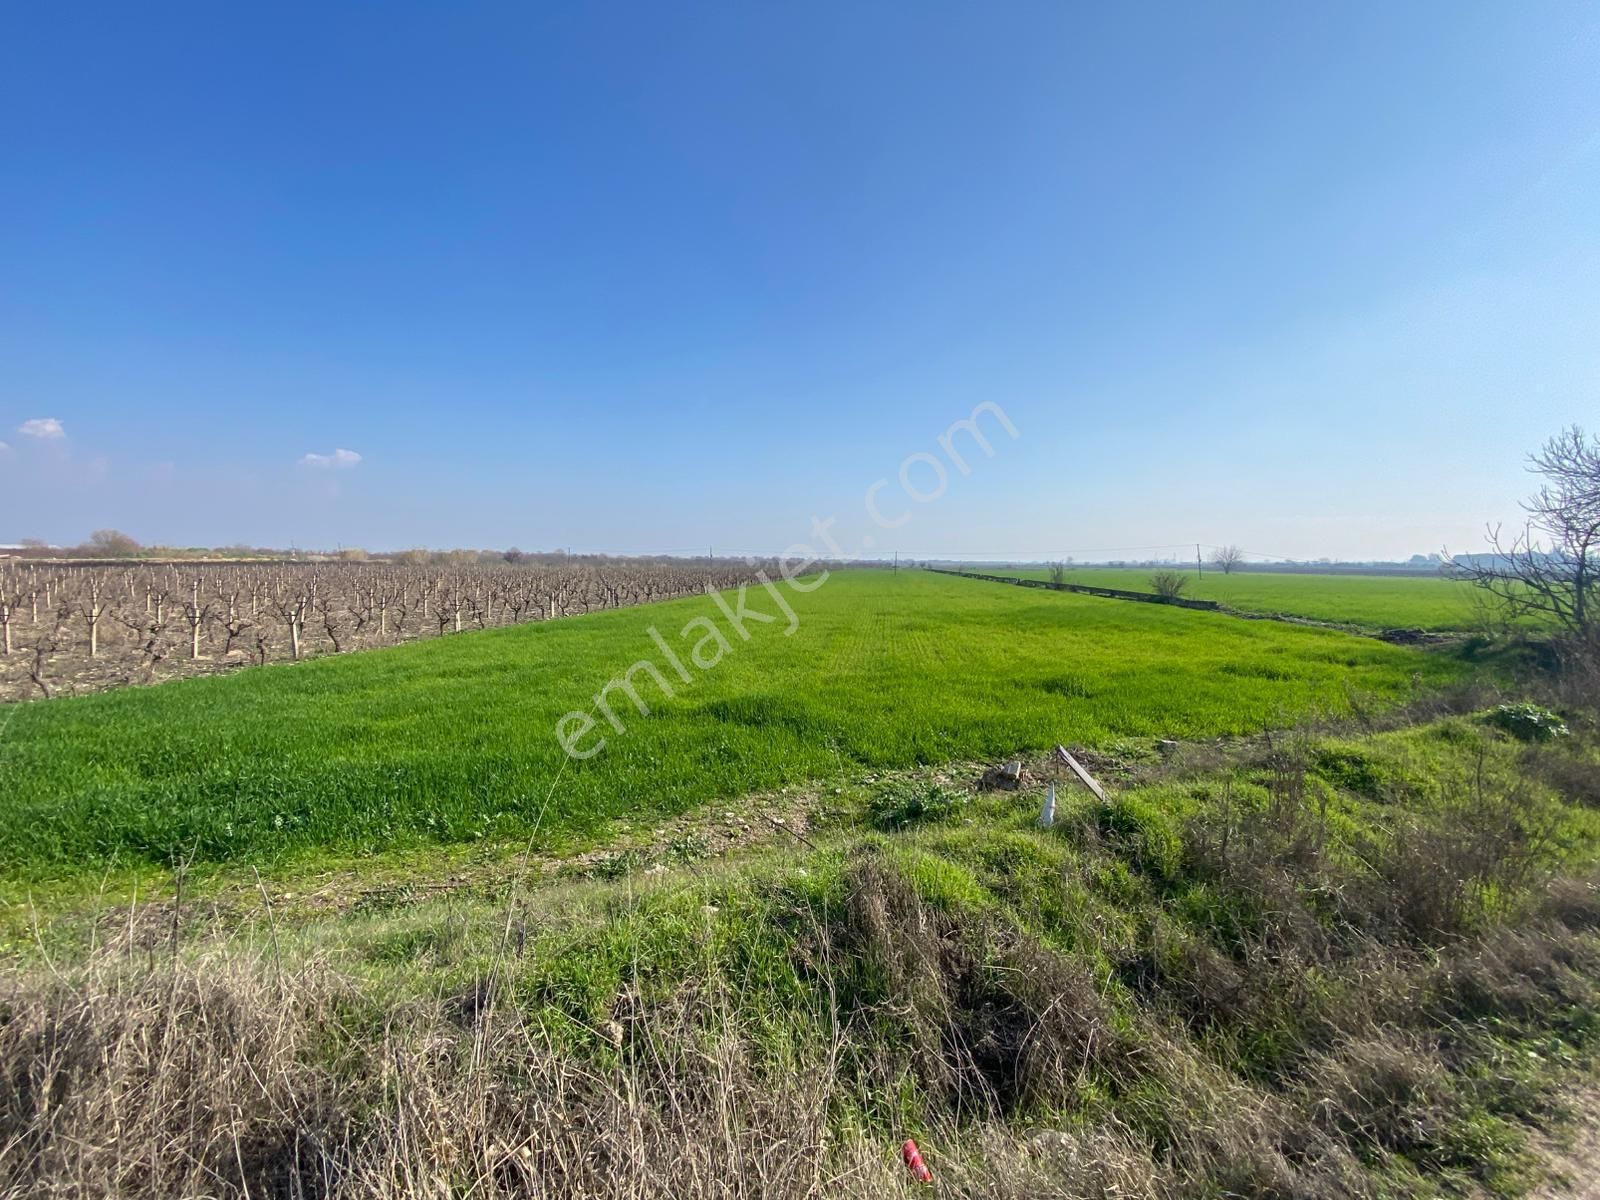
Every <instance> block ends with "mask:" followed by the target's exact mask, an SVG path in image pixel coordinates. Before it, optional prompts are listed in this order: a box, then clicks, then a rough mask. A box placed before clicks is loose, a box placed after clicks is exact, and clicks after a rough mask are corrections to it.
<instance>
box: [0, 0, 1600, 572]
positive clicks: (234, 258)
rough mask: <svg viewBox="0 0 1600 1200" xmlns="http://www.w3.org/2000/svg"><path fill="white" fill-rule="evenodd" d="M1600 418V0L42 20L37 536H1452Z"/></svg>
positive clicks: (34, 107)
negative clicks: (978, 428) (943, 458)
mask: <svg viewBox="0 0 1600 1200" xmlns="http://www.w3.org/2000/svg"><path fill="white" fill-rule="evenodd" d="M985 401H988V402H993V403H996V404H999V405H1001V406H1003V408H1004V411H1005V412H1006V413H1007V414H1008V416H1009V417H1010V419H1011V420H1012V422H1013V423H1014V425H1015V427H1016V429H1017V431H1018V436H1017V437H1016V438H1015V439H1014V440H1013V439H1011V438H1008V437H1005V436H1004V435H1003V434H1000V435H997V438H996V440H994V450H995V454H994V457H993V458H984V457H983V456H982V455H981V454H979V455H976V456H972V457H971V463H970V465H971V467H972V470H971V474H970V475H962V474H960V473H959V472H957V471H954V470H950V471H949V472H948V474H949V486H948V488H947V489H946V490H945V492H944V493H943V494H942V495H941V496H940V497H939V498H938V499H937V500H935V501H932V502H929V503H924V504H916V505H912V506H910V507H907V508H906V509H905V511H906V512H908V513H909V514H910V519H909V520H907V521H906V523H905V524H903V525H901V526H898V527H897V528H895V529H893V530H892V531H884V530H878V531H876V532H874V530H873V526H872V522H871V521H870V520H869V519H868V518H867V516H866V514H865V512H864V509H863V503H862V497H863V494H864V493H865V491H866V490H867V488H868V487H869V486H870V485H871V484H873V483H874V481H876V480H878V479H887V480H889V481H890V488H889V490H887V491H884V492H882V493H881V496H882V497H883V498H884V499H885V501H887V499H888V498H889V497H892V496H895V495H897V494H898V493H899V489H900V484H899V483H898V482H897V480H896V475H897V472H898V470H899V468H900V465H901V464H902V463H903V462H904V461H905V460H906V458H907V456H909V455H913V454H917V453H932V454H934V455H936V456H937V455H938V454H939V453H940V448H939V445H938V440H937V439H938V437H939V435H940V433H941V432H943V431H945V430H946V429H948V427H949V426H950V425H951V423H952V422H954V421H956V420H959V419H960V418H962V417H964V416H966V415H967V414H968V413H970V412H971V411H972V409H973V408H974V406H975V405H978V404H980V403H983V402H985ZM1597 417H1600V13H1597V12H1596V10H1595V9H1594V8H1593V6H1592V5H1584V4H1577V3H1571V4H1562V3H1541V4H1537V5H1511V4H1492V5H1475V4H1458V3H1407V4H1401V5H1393V4H1378V3H1372V4H1339V5H1332V4H1330V5H1317V6H1312V5H1281V4H1267V3H1260V4H1243V3H1237V4H1217V5H1193V4H1172V5H1155V4H1151V5H1142V6H1110V5H1087V4H1063V3H1051V4H1037V5H1030V4H1002V5H979V4H971V5H947V4H909V3H908V4H865V5H863V4H859V3H857V4H822V3H814V4H806V5H792V6H772V5H738V6H735V5H727V6H722V7H710V6H699V5H684V6H679V5H643V4H641V5H636V6H635V5H608V6H565V5H561V6H558V5H545V6H531V5H525V4H516V5H512V4H506V5H462V6H450V7H446V6H439V5H421V4H418V5H407V4H385V5H376V4H373V5H305V6H298V5H292V4H285V5H274V6H257V7H255V8H244V7H240V6H226V5H223V6H219V5H199V4H195V5H187V6H185V5H157V6H138V7H130V6H126V5H119V6H106V7H104V8H101V9H96V8H94V7H93V6H89V5H75V6H15V5H14V6H11V8H10V9H9V10H8V11H7V14H6V15H5V16H4V18H0V441H3V442H4V443H5V444H6V448H5V449H4V450H0V541H6V540H12V539H15V538H18V537H22V536H35V537H41V538H46V539H49V540H52V541H56V542H69V541H76V540H79V539H81V538H83V537H84V536H85V535H86V534H87V533H88V532H89V531H90V530H92V529H94V528H97V527H101V526H115V527H118V528H122V529H125V530H127V531H128V532H130V533H132V534H133V535H134V536H135V537H138V538H140V539H141V540H144V541H147V542H157V541H161V542H169V543H190V544H208V545H221V544H228V543H234V542H249V543H261V544H278V545H282V544H291V543H292V544H298V545H301V546H335V545H346V546H349V545H365V546H369V547H372V548H375V549H376V548H389V547H397V546H407V545H415V544H427V545H475V546H504V545H509V544H516V545H519V546H521V547H523V548H524V549H542V548H547V547H555V546H572V547H574V548H584V549H590V550H601V551H610V552H633V551H682V552H688V551H692V550H695V549H696V548H699V547H704V546H714V547H718V548H719V550H720V551H723V552H730V553H731V552H736V551H737V552H754V551H771V550H777V549H780V548H782V547H783V546H785V545H787V544H788V543H791V542H794V541H796V540H798V539H802V538H805V537H806V536H807V535H808V534H809V532H810V530H811V521H812V518H813V517H824V518H828V517H836V518H837V521H838V524H837V526H836V527H834V535H833V536H835V537H836V538H837V540H838V541H839V542H840V543H841V544H842V545H843V546H844V547H845V548H846V549H851V550H853V549H855V548H856V547H857V546H859V545H861V544H862V543H863V540H864V538H866V537H867V536H874V537H876V538H877V542H876V545H877V547H878V548H879V549H882V550H889V549H891V548H892V549H898V550H900V551H902V552H903V553H906V554H912V555H930V554H973V555H993V556H997V557H1012V556H1015V557H1024V556H1028V557H1034V556H1037V557H1044V556H1053V555H1058V554H1067V553H1077V554H1078V555H1079V556H1080V557H1093V556H1095V553H1094V552H1097V551H1100V550H1102V549H1104V550H1116V549H1119V548H1131V547H1143V546H1157V545H1170V544H1178V543H1192V542H1196V541H1200V542H1205V543H1208V544H1212V543H1223V542H1231V543H1237V544H1239V545H1242V546H1244V547H1246V548H1249V549H1251V550H1258V551H1262V552H1265V553H1269V554H1275V555H1278V554H1281V555H1292V556H1296V557H1316V556H1323V555H1330V556H1360V557H1368V556H1390V555H1409V554H1411V553H1414V552H1418V551H1421V552H1427V551H1431V550H1437V549H1439V548H1440V547H1441V546H1448V547H1450V548H1451V549H1468V548H1473V549H1475V548H1477V543H1478V541H1479V540H1480V531H1481V528H1482V524H1483V522H1484V521H1486V520H1490V519H1504V518H1508V517H1511V516H1513V515H1514V513H1515V510H1516V501H1517V499H1518V498H1519V497H1520V496H1521V495H1522V494H1524V493H1525V492H1526V490H1527V488H1528V485H1529V480H1528V478H1527V477H1526V475H1525V474H1524V473H1523V471H1522V467H1521V456H1522V455H1523V454H1524V453H1525V452H1526V451H1527V450H1528V449H1531V448H1532V447H1534V446H1535V445H1537V443H1538V442H1540V441H1541V440H1542V439H1543V438H1544V437H1546V436H1548V435H1549V434H1551V433H1553V432H1555V430H1556V429H1558V428H1559V427H1561V426H1562V425H1564V424H1568V423H1570V422H1573V421H1579V422H1584V423H1587V424H1589V425H1591V426H1593V425H1596V424H1600V420H1597V419H1596V418H1597ZM49 422H54V423H55V424H53V425H52V424H49ZM30 423H33V424H30ZM339 451H344V452H345V453H344V454H343V455H339V454H338V452H339ZM308 456H311V457H308ZM918 471H925V472H928V473H929V474H927V475H926V476H925V477H919V476H918V475H917V474H916V472H918ZM931 471H932V468H931V467H929V466H928V465H927V464H926V463H925V462H923V463H921V465H920V466H916V467H914V468H913V469H912V474H911V476H910V477H911V478H912V479H913V480H914V481H915V486H918V487H923V488H927V487H930V486H931V484H930V483H929V480H931V479H932V475H931Z"/></svg>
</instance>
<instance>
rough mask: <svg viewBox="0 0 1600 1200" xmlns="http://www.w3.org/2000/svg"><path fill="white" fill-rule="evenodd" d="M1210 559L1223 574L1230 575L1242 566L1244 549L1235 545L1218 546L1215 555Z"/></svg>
mask: <svg viewBox="0 0 1600 1200" xmlns="http://www.w3.org/2000/svg"><path fill="white" fill-rule="evenodd" d="M1211 561H1212V562H1213V563H1215V564H1216V567H1217V570H1219V571H1221V572H1222V573H1223V574H1224V575H1232V574H1233V573H1234V572H1235V571H1237V570H1239V569H1241V568H1242V567H1243V566H1244V551H1243V550H1241V549H1239V547H1237V546H1218V547H1217V554H1216V557H1215V558H1213V559H1212V560H1211Z"/></svg>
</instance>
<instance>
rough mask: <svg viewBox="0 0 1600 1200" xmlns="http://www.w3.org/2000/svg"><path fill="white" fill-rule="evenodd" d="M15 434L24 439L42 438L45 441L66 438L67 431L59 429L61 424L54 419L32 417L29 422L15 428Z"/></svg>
mask: <svg viewBox="0 0 1600 1200" xmlns="http://www.w3.org/2000/svg"><path fill="white" fill-rule="evenodd" d="M17 432H18V433H20V434H23V435H24V436H26V437H35V438H44V439H45V440H46V441H49V440H52V439H54V438H64V437H66V436H67V431H66V430H65V429H63V428H61V422H60V421H58V420H56V419H55V418H54V417H34V418H33V420H31V421H24V422H23V423H22V424H21V425H18V426H17Z"/></svg>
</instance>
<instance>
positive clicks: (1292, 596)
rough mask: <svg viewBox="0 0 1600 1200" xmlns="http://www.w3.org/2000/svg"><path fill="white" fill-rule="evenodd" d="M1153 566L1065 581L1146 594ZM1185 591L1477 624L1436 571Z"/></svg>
mask: <svg viewBox="0 0 1600 1200" xmlns="http://www.w3.org/2000/svg"><path fill="white" fill-rule="evenodd" d="M1154 570H1155V569H1154V568H1144V567H1073V568H1071V569H1070V570H1068V572H1067V579H1066V581H1067V582H1068V583H1077V584H1083V585H1085V586H1089V587H1106V588H1120V589H1122V590H1124V591H1130V592H1148V591H1151V590H1153V589H1152V588H1151V586H1150V576H1151V575H1152V574H1154ZM985 573H986V574H994V575H1011V576H1015V577H1017V578H1020V579H1048V578H1049V577H1050V572H1049V570H1048V569H1047V568H1043V567H1031V568H1015V569H998V570H997V569H992V568H991V569H988V570H986V571H985ZM1180 573H1181V574H1183V575H1184V577H1185V578H1186V579H1187V581H1188V582H1187V584H1186V585H1185V587H1184V589H1183V595H1184V596H1185V597H1187V598H1189V599H1191V600H1216V601H1219V602H1221V603H1223V604H1226V605H1227V606H1228V607H1229V608H1235V609H1238V610H1239V611H1240V612H1247V613H1268V614H1272V613H1283V614H1285V615H1288V616H1296V617H1307V618H1310V619H1312V620H1316V621H1330V622H1333V623H1335V624H1341V625H1357V626H1360V627H1362V628H1365V629H1396V628H1406V629H1427V630H1456V629H1474V628H1476V626H1477V625H1478V619H1477V610H1476V609H1475V607H1474V600H1475V598H1476V597H1477V596H1478V595H1480V594H1481V593H1478V592H1476V591H1475V590H1474V589H1473V588H1472V587H1471V585H1469V584H1466V583H1462V582H1460V581H1458V580H1452V579H1445V578H1442V577H1439V576H1415V575H1325V574H1305V575H1301V574H1295V573H1293V572H1288V571H1283V572H1279V571H1272V572H1266V571H1260V572H1256V571H1240V572H1235V573H1233V574H1230V575H1224V574H1223V573H1222V572H1221V571H1211V570H1208V571H1206V572H1205V574H1204V575H1203V576H1201V575H1199V574H1197V573H1196V572H1195V571H1194V569H1193V568H1190V569H1188V570H1181V569H1180Z"/></svg>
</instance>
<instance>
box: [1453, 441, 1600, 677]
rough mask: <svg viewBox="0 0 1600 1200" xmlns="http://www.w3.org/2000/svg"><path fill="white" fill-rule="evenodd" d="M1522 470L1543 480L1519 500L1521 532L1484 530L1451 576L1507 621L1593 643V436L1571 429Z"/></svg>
mask: <svg viewBox="0 0 1600 1200" xmlns="http://www.w3.org/2000/svg"><path fill="white" fill-rule="evenodd" d="M1528 470H1529V471H1531V472H1533V473H1534V474H1536V475H1539V476H1542V477H1543V479H1544V482H1543V484H1541V485H1540V487H1539V490H1538V491H1537V492H1535V493H1534V494H1533V495H1532V496H1530V497H1529V498H1528V499H1527V500H1525V501H1523V505H1522V507H1523V509H1524V511H1526V512H1527V514H1528V516H1527V519H1526V520H1525V521H1524V523H1523V527H1522V529H1521V530H1520V531H1517V532H1514V533H1506V532H1504V531H1503V530H1502V528H1501V527H1500V526H1499V525H1493V526H1490V528H1489V531H1488V538H1487V540H1488V544H1489V551H1490V552H1489V553H1488V554H1486V555H1475V556H1471V557H1466V558H1456V559H1452V560H1451V568H1452V571H1453V573H1454V574H1455V575H1456V577H1457V578H1462V579H1467V580H1469V581H1470V582H1472V583H1474V584H1476V585H1477V586H1478V587H1481V588H1483V589H1484V590H1485V591H1486V592H1487V593H1488V594H1489V595H1491V596H1493V597H1494V598H1495V599H1496V600H1498V601H1499V603H1500V605H1501V606H1502V608H1503V609H1504V610H1505V612H1506V614H1507V615H1508V616H1510V617H1517V616H1523V615H1527V614H1533V615H1537V616H1541V617H1544V618H1546V619H1548V620H1551V621H1553V622H1554V623H1555V625H1556V626H1557V627H1558V628H1559V629H1561V630H1562V631H1563V632H1565V633H1567V634H1569V635H1571V636H1573V637H1575V638H1577V639H1578V640H1579V641H1580V642H1582V643H1584V644H1590V645H1592V644H1593V643H1594V642H1595V641H1596V639H1597V638H1600V623H1597V617H1600V613H1597V611H1596V604H1597V603H1600V594H1597V592H1600V438H1596V437H1592V436H1589V435H1586V434H1585V433H1584V431H1583V430H1582V429H1581V428H1579V427H1578V426H1577V425H1574V426H1572V427H1571V428H1569V429H1565V430H1563V431H1562V432H1560V433H1558V434H1557V435H1556V436H1555V437H1553V438H1551V439H1550V440H1549V441H1547V442H1545V444H1544V445H1543V446H1542V447H1540V449H1539V450H1538V451H1537V452H1536V453H1533V454H1530V455H1529V456H1528Z"/></svg>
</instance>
